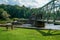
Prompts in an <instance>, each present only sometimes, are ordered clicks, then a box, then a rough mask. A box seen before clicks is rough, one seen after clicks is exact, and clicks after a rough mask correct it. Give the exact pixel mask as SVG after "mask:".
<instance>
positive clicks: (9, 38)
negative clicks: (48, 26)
mask: <svg viewBox="0 0 60 40" xmlns="http://www.w3.org/2000/svg"><path fill="white" fill-rule="evenodd" d="M0 40H60V30H36V29H24V28H15V29H14V30H10V29H9V30H8V31H6V29H5V28H1V27H0Z"/></svg>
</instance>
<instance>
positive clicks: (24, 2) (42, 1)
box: [0, 0, 50, 8]
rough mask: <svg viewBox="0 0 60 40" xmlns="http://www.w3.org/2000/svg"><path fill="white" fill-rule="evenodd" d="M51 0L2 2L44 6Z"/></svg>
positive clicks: (3, 1)
mask: <svg viewBox="0 0 60 40" xmlns="http://www.w3.org/2000/svg"><path fill="white" fill-rule="evenodd" d="M49 1H50V0H0V4H2V3H3V4H11V5H15V4H17V5H20V6H22V5H25V6H26V7H31V8H38V7H42V6H43V5H45V4H46V3H48V2H49Z"/></svg>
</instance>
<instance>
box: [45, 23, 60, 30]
mask: <svg viewBox="0 0 60 40" xmlns="http://www.w3.org/2000/svg"><path fill="white" fill-rule="evenodd" d="M45 28H47V29H60V25H54V24H48V23H45Z"/></svg>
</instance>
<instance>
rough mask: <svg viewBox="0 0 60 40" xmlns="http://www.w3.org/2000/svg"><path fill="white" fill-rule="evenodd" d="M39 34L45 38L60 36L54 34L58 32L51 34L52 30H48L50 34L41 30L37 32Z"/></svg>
mask: <svg viewBox="0 0 60 40" xmlns="http://www.w3.org/2000/svg"><path fill="white" fill-rule="evenodd" d="M37 31H38V32H39V33H41V34H42V35H43V36H55V35H60V33H54V32H57V30H56V31H54V32H51V31H52V30H48V32H44V31H41V30H37Z"/></svg>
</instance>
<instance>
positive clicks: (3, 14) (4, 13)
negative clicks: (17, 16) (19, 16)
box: [1, 11, 10, 20]
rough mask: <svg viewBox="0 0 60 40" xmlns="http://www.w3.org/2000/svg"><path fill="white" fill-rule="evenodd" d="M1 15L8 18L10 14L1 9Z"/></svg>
mask: <svg viewBox="0 0 60 40" xmlns="http://www.w3.org/2000/svg"><path fill="white" fill-rule="evenodd" d="M1 15H2V17H3V18H4V19H6V20H9V17H10V15H9V14H8V13H7V12H6V11H3V13H2V14H1Z"/></svg>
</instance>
